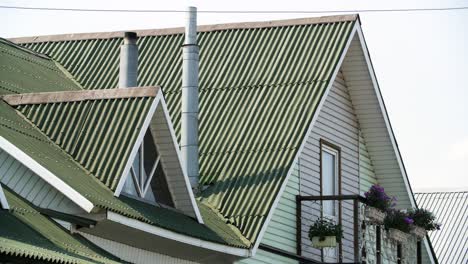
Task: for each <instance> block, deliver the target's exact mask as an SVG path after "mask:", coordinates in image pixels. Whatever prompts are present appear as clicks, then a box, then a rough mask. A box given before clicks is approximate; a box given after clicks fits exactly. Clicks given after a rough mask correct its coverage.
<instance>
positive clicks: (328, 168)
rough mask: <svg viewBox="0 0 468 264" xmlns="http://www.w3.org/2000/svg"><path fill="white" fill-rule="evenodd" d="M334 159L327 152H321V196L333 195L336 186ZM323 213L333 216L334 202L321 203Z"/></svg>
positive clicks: (333, 156)
mask: <svg viewBox="0 0 468 264" xmlns="http://www.w3.org/2000/svg"><path fill="white" fill-rule="evenodd" d="M335 165H336V157H335V155H332V154H331V153H329V152H327V151H322V194H323V195H335V194H336V193H335V189H336V188H335V187H336V186H335V184H336V177H335V176H336V171H335V167H336V166H335ZM323 213H324V214H326V215H330V216H334V215H335V207H334V201H324V202H323Z"/></svg>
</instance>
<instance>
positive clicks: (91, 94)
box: [0, 86, 159, 106]
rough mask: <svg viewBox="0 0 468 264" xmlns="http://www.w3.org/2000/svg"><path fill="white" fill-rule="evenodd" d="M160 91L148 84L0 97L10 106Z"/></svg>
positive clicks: (148, 94) (136, 94)
mask: <svg viewBox="0 0 468 264" xmlns="http://www.w3.org/2000/svg"><path fill="white" fill-rule="evenodd" d="M158 91H159V87H158V86H147V87H134V88H116V89H101V90H76V91H59V92H40V93H23V94H6V95H3V96H0V98H1V99H2V100H3V101H5V102H6V103H7V104H9V105H10V106H17V105H29V104H48V103H69V102H79V101H87V100H103V99H120V98H136V97H155V96H156V95H157V93H158Z"/></svg>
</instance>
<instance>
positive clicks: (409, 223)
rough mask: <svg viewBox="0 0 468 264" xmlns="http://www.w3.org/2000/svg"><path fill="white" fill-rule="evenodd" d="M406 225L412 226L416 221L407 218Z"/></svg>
mask: <svg viewBox="0 0 468 264" xmlns="http://www.w3.org/2000/svg"><path fill="white" fill-rule="evenodd" d="M405 223H406V224H408V225H412V224H413V223H414V220H413V219H411V218H410V217H405Z"/></svg>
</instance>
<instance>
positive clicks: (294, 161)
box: [252, 22, 359, 256]
mask: <svg viewBox="0 0 468 264" xmlns="http://www.w3.org/2000/svg"><path fill="white" fill-rule="evenodd" d="M358 24H359V23H358V22H356V23H355V24H354V26H353V29H352V31H351V33H350V35H349V37H348V40H347V42H346V45H345V48H344V50H343V53H342V54H341V56H340V59H339V61H338V63H337V65H336V66H335V69H334V70H333V74H332V77H331V79H330V83H329V84H328V86H327V88H326V90H325V92H324V94H323V96H322V98H321V99H320V103H319V105H318V107H317V110H315V113H314V116H313V117H312V121H311V122H310V124H309V127H308V129H307V132H306V134H305V136H304V139H303V141H302V142H301V145H300V147H299V149H298V151H297V152H296V156H295V157H294V160H293V162H292V163H291V164H292V166H291V167H290V168H289V171H288V173H287V174H286V178H285V179H284V181H283V183H282V185H281V188H280V190H279V192H278V194H277V196H276V197H275V200H274V201H273V205H272V207H271V208H270V212H269V213H268V215H267V218H266V220H265V222H264V223H263V226H262V229H261V230H260V233H259V235H258V237H257V240H256V241H255V245H254V247H253V248H252V255H253V256H255V253H256V252H257V250H258V247H259V246H260V242H261V241H262V238H263V236H264V235H265V232H266V229H267V228H268V225H269V224H270V221H271V218H272V217H273V214H274V211H275V209H276V207H277V206H278V203H279V201H280V199H281V196H282V194H283V192H284V190H285V189H286V185H287V184H288V180H289V178H290V177H291V175H292V173H293V169H294V164H296V163H297V162H298V160H299V157H300V156H301V154H302V151H303V149H304V147H305V145H306V142H307V138H309V136H310V134H311V133H312V128H313V126H314V124H315V122H316V121H317V119H318V116H319V113H320V111H321V109H322V107H323V105H324V104H325V101H326V98H327V96H328V94H329V93H330V90H331V88H332V86H333V82H334V81H335V78H336V76H337V75H338V72H339V70H340V67H341V64H342V63H343V61H344V58H345V56H346V53H347V52H348V49H349V47H350V46H351V42H352V40H353V38H354V35H355V34H356V31H357V29H358Z"/></svg>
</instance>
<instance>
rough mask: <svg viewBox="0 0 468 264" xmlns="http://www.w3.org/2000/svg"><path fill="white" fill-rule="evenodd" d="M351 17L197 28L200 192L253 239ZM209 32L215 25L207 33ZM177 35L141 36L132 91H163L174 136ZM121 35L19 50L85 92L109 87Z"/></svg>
mask: <svg viewBox="0 0 468 264" xmlns="http://www.w3.org/2000/svg"><path fill="white" fill-rule="evenodd" d="M355 21H356V18H354V19H348V21H343V20H340V21H339V22H332V21H328V22H322V23H320V22H317V23H311V24H301V25H296V24H294V23H293V24H292V25H282V26H269V24H268V23H265V24H264V26H258V25H257V26H255V27H252V28H248V27H244V28H239V29H236V28H230V29H225V30H223V29H220V28H218V29H215V30H211V31H205V32H199V33H198V43H199V45H200V135H199V138H200V175H201V182H202V184H204V185H208V186H209V188H207V189H206V190H205V191H203V193H202V194H201V197H202V198H203V201H204V203H207V204H209V205H210V207H213V208H215V209H216V210H217V211H219V213H220V214H221V215H223V216H224V218H225V219H226V221H227V222H228V223H231V224H233V225H234V226H236V227H237V228H239V230H240V231H241V232H242V234H243V235H244V236H245V237H246V238H247V239H249V240H250V241H252V242H253V241H255V240H256V238H257V236H258V234H259V231H260V229H261V227H262V225H263V223H264V221H265V219H266V217H267V215H268V212H269V211H270V209H271V206H272V204H273V200H274V199H275V197H276V196H277V194H278V191H279V189H280V186H281V185H282V183H283V181H284V179H285V177H286V174H287V172H288V170H289V168H290V166H291V163H292V161H293V159H294V156H295V154H296V152H297V150H298V148H299V146H300V144H301V142H302V140H303V138H304V135H305V133H306V130H307V128H308V126H309V124H310V122H311V120H312V116H313V114H314V112H315V110H316V108H317V106H318V102H319V101H320V99H321V96H322V95H323V93H324V91H325V88H326V87H327V85H328V84H329V82H330V79H331V77H332V72H333V70H334V69H335V67H336V66H337V64H338V61H339V58H340V55H341V54H342V52H343V50H344V47H345V44H346V41H347V40H348V38H349V36H350V33H351V30H352V27H353V25H354V23H355ZM215 28H216V27H215ZM182 42H183V35H182V34H180V33H174V34H170V33H166V34H158V35H151V34H147V35H146V36H143V37H140V38H139V40H138V45H139V50H140V53H139V61H140V62H139V76H138V80H139V82H138V83H139V85H140V86H148V85H159V86H161V87H162V88H163V91H164V93H165V97H166V100H167V103H168V108H169V112H170V115H171V119H172V121H173V123H174V126H175V130H176V133H177V135H178V137H179V138H180V96H181V91H180V87H181V72H182V50H181V45H182ZM121 43H122V39H121V38H94V39H81V40H67V41H51V42H39V43H29V44H24V46H25V47H28V48H30V49H33V50H35V51H37V52H41V53H45V54H48V55H49V56H51V57H53V58H54V59H56V60H57V61H58V62H60V63H61V64H62V65H63V66H64V67H65V68H66V69H67V70H68V71H70V72H71V73H72V74H73V76H74V77H75V78H76V80H77V81H78V82H79V83H80V84H81V85H83V87H85V88H87V89H91V88H93V89H105V88H112V87H116V86H117V81H118V62H119V60H118V54H119V46H120V45H121Z"/></svg>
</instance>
